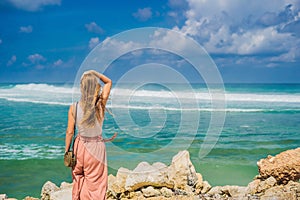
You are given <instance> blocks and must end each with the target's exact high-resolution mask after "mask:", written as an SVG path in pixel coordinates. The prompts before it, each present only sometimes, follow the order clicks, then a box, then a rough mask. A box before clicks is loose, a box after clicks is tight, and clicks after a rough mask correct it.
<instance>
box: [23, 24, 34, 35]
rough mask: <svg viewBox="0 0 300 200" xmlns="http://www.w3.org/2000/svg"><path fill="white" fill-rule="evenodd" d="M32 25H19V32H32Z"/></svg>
mask: <svg viewBox="0 0 300 200" xmlns="http://www.w3.org/2000/svg"><path fill="white" fill-rule="evenodd" d="M32 30H33V29H32V26H31V25H29V26H21V27H20V32H21V33H31V32H32Z"/></svg>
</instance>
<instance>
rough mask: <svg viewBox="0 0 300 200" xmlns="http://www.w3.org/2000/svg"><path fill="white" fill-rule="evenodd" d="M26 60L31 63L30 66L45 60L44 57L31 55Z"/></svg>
mask: <svg viewBox="0 0 300 200" xmlns="http://www.w3.org/2000/svg"><path fill="white" fill-rule="evenodd" d="M28 60H29V61H30V62H31V63H32V64H38V63H40V62H43V61H45V60H46V58H44V56H42V55H41V54H38V53H36V54H32V55H29V56H28Z"/></svg>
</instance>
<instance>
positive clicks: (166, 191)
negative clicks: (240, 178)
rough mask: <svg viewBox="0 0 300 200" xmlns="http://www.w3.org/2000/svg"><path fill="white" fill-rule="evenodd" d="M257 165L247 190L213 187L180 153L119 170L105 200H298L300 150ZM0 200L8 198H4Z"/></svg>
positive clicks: (53, 193) (50, 190)
mask: <svg viewBox="0 0 300 200" xmlns="http://www.w3.org/2000/svg"><path fill="white" fill-rule="evenodd" d="M257 165H258V171H259V175H258V176H256V177H254V179H253V181H252V182H250V183H249V184H248V185H247V186H234V185H226V186H214V187H212V186H211V185H210V184H209V182H208V181H206V180H203V177H202V175H201V174H200V173H197V172H196V170H195V168H194V166H193V164H192V162H191V160H190V155H189V152H188V151H180V152H179V153H178V154H177V155H175V156H174V157H173V159H172V162H171V164H170V165H169V166H167V165H165V164H163V163H159V162H157V163H153V164H152V165H150V164H149V163H147V162H141V163H140V164H138V166H137V167H136V168H135V169H134V170H129V169H126V168H122V167H121V168H120V169H119V170H118V172H117V174H116V176H113V175H109V177H108V190H107V199H108V200H115V199H123V200H126V199H136V200H140V199H149V200H160V199H168V200H180V199H200V200H215V199H216V200H218V199H222V200H258V199H259V200H300V183H299V178H300V148H297V149H293V150H288V151H285V152H282V153H280V154H278V155H276V156H274V157H273V156H268V157H267V158H265V159H261V160H260V161H258V162H257ZM71 191H72V184H71V183H65V182H63V183H61V185H60V187H58V186H56V185H55V184H54V183H52V182H49V181H48V182H46V183H45V184H44V186H43V188H42V191H41V198H33V197H26V198H25V200H38V199H41V200H68V199H71ZM2 199H7V198H6V197H5V196H4V195H3V196H2V197H1V196H0V200H2ZM12 199H13V198H11V200H12Z"/></svg>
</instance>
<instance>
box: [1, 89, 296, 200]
mask: <svg viewBox="0 0 300 200" xmlns="http://www.w3.org/2000/svg"><path fill="white" fill-rule="evenodd" d="M192 87H193V91H192V92H191V91H189V90H187V89H186V88H185V87H183V86H181V85H174V86H172V89H170V88H171V87H165V86H160V85H155V84H148V85H146V86H144V87H141V88H139V89H136V90H134V91H133V90H132V88H131V87H130V86H126V85H123V86H122V88H114V89H113V91H112V95H111V99H110V101H109V102H108V108H109V109H110V110H111V111H112V112H113V114H114V116H111V115H107V116H106V121H105V125H104V127H103V131H104V137H110V136H111V135H112V134H113V133H114V132H115V131H116V132H118V133H119V135H118V137H117V139H115V140H114V141H113V142H110V143H107V144H106V146H107V153H108V165H109V173H113V174H115V173H116V170H117V169H118V168H119V167H121V166H123V167H127V168H129V169H133V168H134V167H135V166H136V165H137V164H138V163H139V162H141V161H148V162H149V163H153V162H156V161H160V162H164V163H166V164H169V163H170V162H171V159H172V157H173V156H174V155H175V154H176V153H177V152H178V151H180V150H184V149H188V150H189V152H190V154H191V160H192V162H193V164H194V166H195V167H196V170H197V172H199V173H201V174H202V175H203V176H204V179H205V180H207V181H208V182H209V183H210V184H212V185H227V184H230V185H233V184H237V185H246V184H247V183H248V182H250V181H251V180H252V178H253V177H254V176H255V175H257V174H258V171H257V167H256V162H257V161H258V160H259V159H261V158H264V157H266V156H267V155H269V154H271V155H275V154H277V153H279V152H282V151H284V150H287V149H292V148H296V147H299V146H300V131H299V130H300V85H299V84H266V85H263V84H242V85H239V84H230V85H226V86H225V90H226V107H225V108H224V109H223V110H220V109H218V110H214V109H213V108H212V107H211V106H212V103H211V101H210V100H211V99H210V96H209V94H208V90H207V89H206V88H205V85H196V84H195V85H192ZM192 97H194V98H192ZM76 98H78V90H76V89H74V88H72V86H71V85H62V84H54V85H51V84H2V85H0V118H1V122H0V168H1V170H0V193H6V194H8V196H10V197H17V198H24V197H25V196H27V195H30V196H36V197H39V195H40V191H41V187H42V185H43V184H44V183H45V182H46V181H48V180H50V181H52V182H54V183H56V184H58V185H59V184H60V183H61V182H62V181H67V182H70V181H71V176H70V171H69V169H68V168H66V167H64V165H63V162H62V157H63V151H64V136H65V129H66V123H67V112H68V106H69V105H70V104H71V102H72V99H76ZM195 99H196V101H195ZM195 102H196V103H195ZM215 113H217V114H218V113H220V114H224V113H225V115H226V116H225V122H224V125H223V126H222V131H221V132H220V134H216V139H217V143H216V144H215V145H213V148H212V150H211V151H210V152H209V153H208V154H207V155H206V156H204V157H201V156H199V150H200V149H201V148H203V146H202V144H203V143H205V136H206V135H207V131H208V128H209V126H210V123H211V117H212V115H213V114H215ZM197 117H199V120H198V118H197Z"/></svg>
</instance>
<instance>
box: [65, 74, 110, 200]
mask: <svg viewBox="0 0 300 200" xmlns="http://www.w3.org/2000/svg"><path fill="white" fill-rule="evenodd" d="M98 79H100V80H101V81H102V82H103V83H104V86H103V89H102V92H101V93H100V91H101V85H100V84H99V81H98ZM111 86H112V81H111V80H110V79H109V78H108V77H106V76H104V75H103V74H100V73H98V72H96V71H94V70H90V71H87V72H85V73H84V74H83V75H82V77H81V82H80V89H81V99H80V101H79V102H78V104H77V105H76V104H73V105H71V106H70V109H69V113H68V128H67V131H66V148H65V151H66V152H67V151H68V150H69V148H70V144H71V141H72V137H73V134H74V124H75V119H76V126H77V130H78V135H77V137H76V140H75V143H74V148H73V149H74V153H75V155H76V165H75V167H73V169H72V177H73V190H72V199H73V200H75V199H76V200H78V199H81V200H89V199H93V200H102V199H105V195H106V189H107V162H106V149H105V144H104V140H103V139H102V136H101V135H102V125H103V119H104V112H105V105H106V102H107V99H108V96H109V93H110V90H111ZM76 109H77V110H76ZM75 114H76V118H75Z"/></svg>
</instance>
